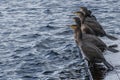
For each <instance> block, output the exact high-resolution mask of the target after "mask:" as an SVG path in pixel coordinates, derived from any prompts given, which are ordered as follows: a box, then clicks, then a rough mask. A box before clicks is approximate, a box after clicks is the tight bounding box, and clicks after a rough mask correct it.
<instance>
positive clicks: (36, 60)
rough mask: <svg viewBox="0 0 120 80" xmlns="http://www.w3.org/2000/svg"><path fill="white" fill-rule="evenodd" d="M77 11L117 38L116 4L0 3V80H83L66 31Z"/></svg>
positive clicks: (114, 0) (115, 0) (81, 0)
mask: <svg viewBox="0 0 120 80" xmlns="http://www.w3.org/2000/svg"><path fill="white" fill-rule="evenodd" d="M80 6H86V7H88V8H89V9H90V10H92V11H93V14H94V15H95V16H96V17H97V19H98V21H99V22H100V23H101V24H102V25H103V28H104V29H105V30H106V32H108V33H110V34H112V35H115V36H116V37H118V38H119V37H120V35H119V34H120V24H119V22H120V18H119V16H120V1H119V0H101V1H98V0H0V80H60V79H62V80H65V79H66V80H72V79H74V80H77V79H78V80H84V75H85V73H84V69H83V66H82V63H81V59H80V58H79V54H78V51H77V48H76V44H75V42H74V37H73V31H72V30H71V29H70V28H69V27H68V26H66V25H68V24H72V23H74V22H73V20H72V17H73V16H74V15H73V14H72V12H74V11H77V10H79V7H80ZM119 39H120V38H119ZM103 40H105V42H106V43H108V45H109V44H113V41H111V42H110V41H109V40H107V38H103ZM115 43H117V44H118V43H120V41H119V40H117V41H115ZM118 49H120V48H118ZM106 56H107V55H106ZM107 80H109V78H108V79H107ZM116 80H117V79H116Z"/></svg>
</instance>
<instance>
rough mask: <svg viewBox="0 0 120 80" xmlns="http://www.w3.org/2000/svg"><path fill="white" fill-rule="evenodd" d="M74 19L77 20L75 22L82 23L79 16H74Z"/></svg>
mask: <svg viewBox="0 0 120 80" xmlns="http://www.w3.org/2000/svg"><path fill="white" fill-rule="evenodd" d="M73 20H74V21H75V23H76V24H77V25H81V21H80V18H79V17H74V18H73Z"/></svg>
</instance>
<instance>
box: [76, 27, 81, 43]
mask: <svg viewBox="0 0 120 80" xmlns="http://www.w3.org/2000/svg"><path fill="white" fill-rule="evenodd" d="M80 28H81V27H78V28H77V29H76V30H75V38H76V41H77V43H79V42H81V41H82V31H81V29H80Z"/></svg>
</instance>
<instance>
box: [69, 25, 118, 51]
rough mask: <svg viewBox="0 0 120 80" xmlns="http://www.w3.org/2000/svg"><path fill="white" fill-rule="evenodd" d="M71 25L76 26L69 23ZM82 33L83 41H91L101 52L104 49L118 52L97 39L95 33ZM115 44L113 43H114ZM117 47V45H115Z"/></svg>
mask: <svg viewBox="0 0 120 80" xmlns="http://www.w3.org/2000/svg"><path fill="white" fill-rule="evenodd" d="M70 26H71V27H78V26H77V25H70ZM82 35H83V41H86V42H91V43H93V44H94V45H95V46H96V47H98V48H99V49H100V50H101V51H102V52H104V51H105V50H108V51H111V52H114V53H116V52H119V51H118V50H116V49H114V48H112V47H111V46H112V45H111V46H107V45H106V44H105V43H104V42H103V41H102V40H101V39H99V38H98V37H96V36H95V35H91V34H85V33H82ZM114 46H115V45H114ZM116 47H117V46H116Z"/></svg>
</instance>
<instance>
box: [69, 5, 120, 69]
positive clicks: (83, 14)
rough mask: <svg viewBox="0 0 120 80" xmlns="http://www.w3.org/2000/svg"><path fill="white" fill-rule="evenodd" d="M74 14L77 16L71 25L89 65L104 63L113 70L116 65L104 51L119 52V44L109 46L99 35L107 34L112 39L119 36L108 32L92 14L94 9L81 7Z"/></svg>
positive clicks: (76, 40)
mask: <svg viewBox="0 0 120 80" xmlns="http://www.w3.org/2000/svg"><path fill="white" fill-rule="evenodd" d="M74 14H75V15H76V16H77V17H74V18H73V19H74V21H75V24H74V25H69V26H70V27H71V28H72V29H73V30H74V39H75V42H76V43H77V46H78V47H79V48H80V50H82V52H83V54H84V56H85V59H86V60H87V61H88V65H89V66H93V65H94V64H95V63H103V64H104V65H105V66H106V67H107V69H108V70H113V69H114V67H113V66H112V65H111V64H110V63H108V62H107V61H106V59H105V57H104V55H103V53H104V51H105V50H109V51H111V52H114V53H115V52H119V51H118V50H116V49H114V48H115V47H117V45H116V44H114V45H110V46H107V45H106V44H105V43H104V42H103V41H102V40H101V39H100V38H99V37H104V36H105V37H107V38H109V39H111V40H117V38H116V37H114V36H111V35H109V34H107V33H106V32H105V30H104V29H103V28H102V26H101V25H100V23H99V22H98V21H97V19H96V17H95V16H94V15H92V11H90V10H88V9H87V8H86V7H80V11H77V12H74Z"/></svg>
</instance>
